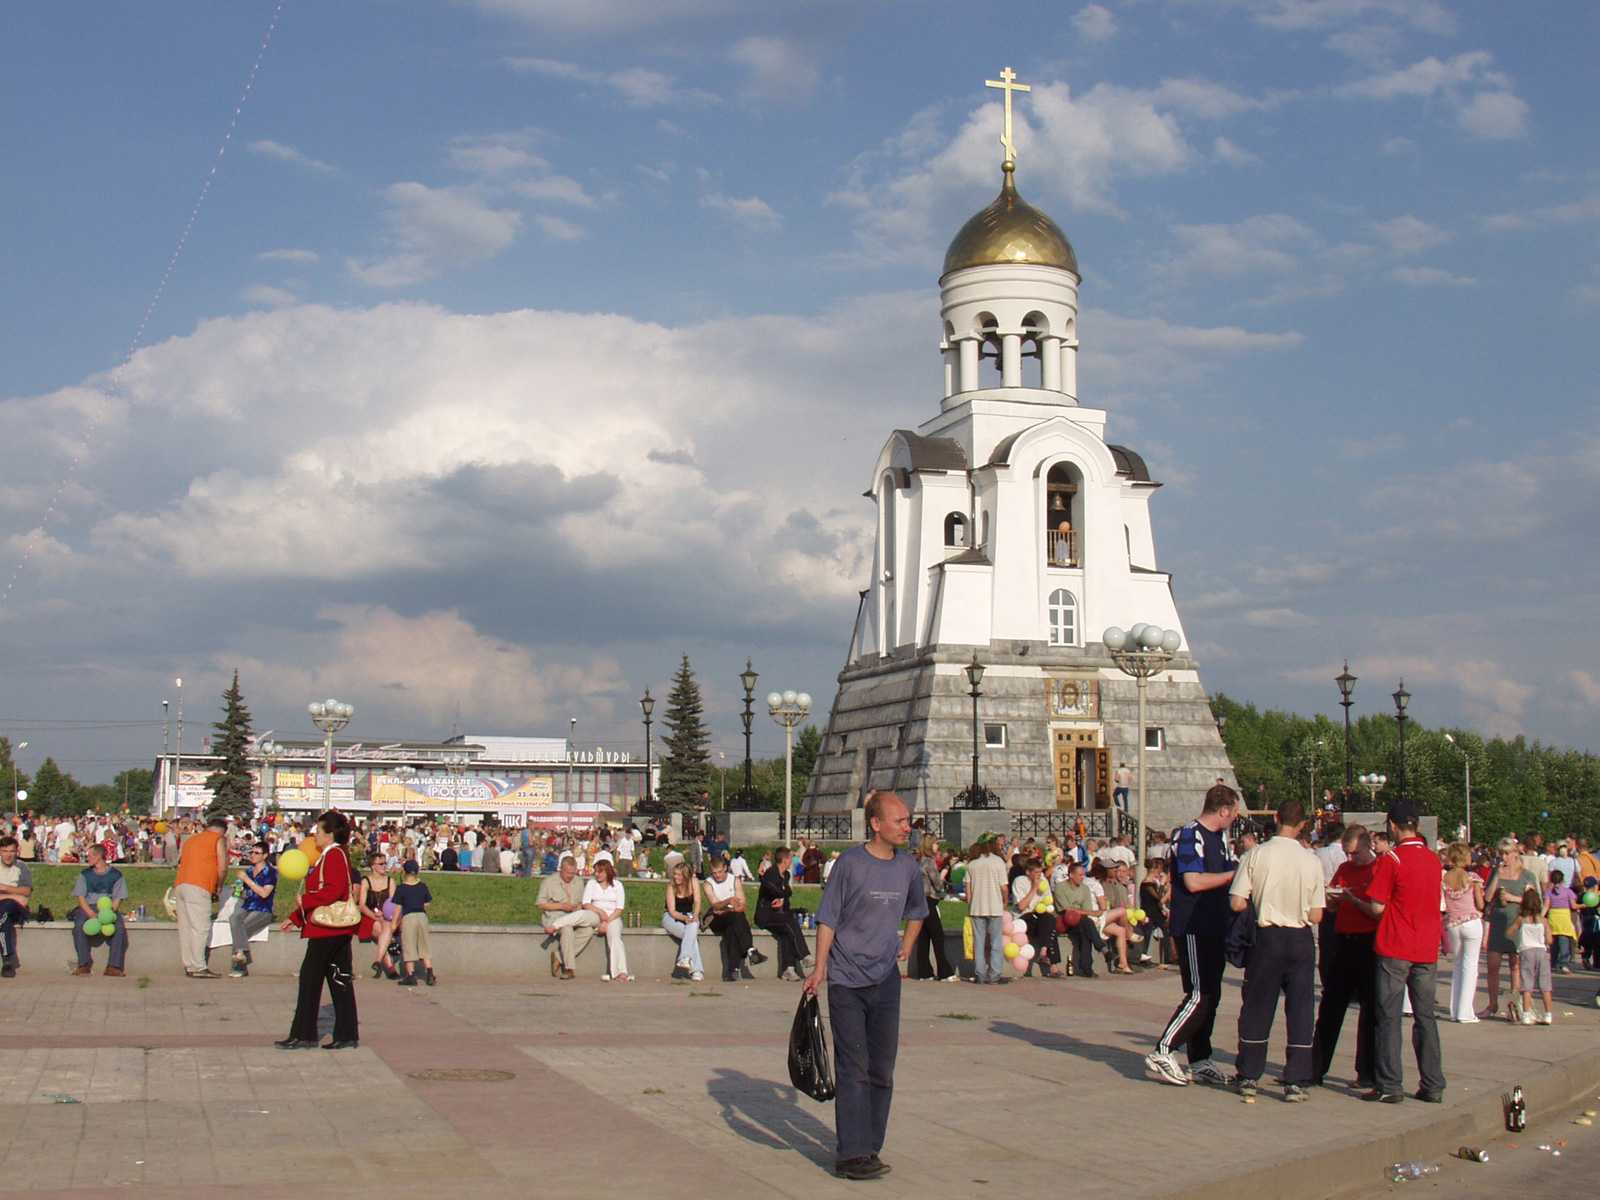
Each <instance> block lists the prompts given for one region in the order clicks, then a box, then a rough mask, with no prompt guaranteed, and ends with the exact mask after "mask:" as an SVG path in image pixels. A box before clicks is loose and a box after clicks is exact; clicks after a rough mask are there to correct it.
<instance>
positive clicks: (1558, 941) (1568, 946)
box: [1550, 933, 1572, 971]
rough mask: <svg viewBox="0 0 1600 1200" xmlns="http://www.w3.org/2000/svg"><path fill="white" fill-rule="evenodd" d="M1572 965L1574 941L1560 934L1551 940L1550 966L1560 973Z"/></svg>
mask: <svg viewBox="0 0 1600 1200" xmlns="http://www.w3.org/2000/svg"><path fill="white" fill-rule="evenodd" d="M1571 965H1572V939H1571V938H1569V937H1568V936H1567V935H1566V934H1564V933H1558V934H1556V935H1555V936H1554V937H1552V938H1551V939H1550V966H1551V968H1552V969H1553V970H1556V971H1559V970H1561V969H1562V968H1563V967H1570V966H1571Z"/></svg>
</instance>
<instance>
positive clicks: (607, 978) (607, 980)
mask: <svg viewBox="0 0 1600 1200" xmlns="http://www.w3.org/2000/svg"><path fill="white" fill-rule="evenodd" d="M600 982H601V983H610V982H611V976H610V975H609V974H607V975H602V976H600Z"/></svg>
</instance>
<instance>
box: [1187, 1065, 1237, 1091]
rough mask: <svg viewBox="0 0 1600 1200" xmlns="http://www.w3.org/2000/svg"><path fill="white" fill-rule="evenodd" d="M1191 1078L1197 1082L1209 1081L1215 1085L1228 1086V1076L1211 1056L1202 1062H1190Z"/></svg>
mask: <svg viewBox="0 0 1600 1200" xmlns="http://www.w3.org/2000/svg"><path fill="white" fill-rule="evenodd" d="M1189 1078H1190V1079H1192V1080H1194V1081H1195V1082H1196V1083H1209V1084H1211V1085H1212V1086H1213V1087H1227V1086H1228V1076H1227V1074H1226V1073H1225V1072H1224V1071H1223V1070H1222V1068H1221V1067H1219V1066H1217V1064H1216V1063H1214V1062H1212V1061H1211V1060H1210V1059H1209V1058H1208V1059H1205V1060H1204V1061H1202V1062H1197V1063H1190V1064H1189Z"/></svg>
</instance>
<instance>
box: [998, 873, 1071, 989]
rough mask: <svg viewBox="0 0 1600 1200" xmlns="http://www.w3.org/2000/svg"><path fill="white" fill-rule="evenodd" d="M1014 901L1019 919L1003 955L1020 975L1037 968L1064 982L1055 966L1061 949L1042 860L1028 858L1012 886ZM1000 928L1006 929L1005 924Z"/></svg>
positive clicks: (1046, 974)
mask: <svg viewBox="0 0 1600 1200" xmlns="http://www.w3.org/2000/svg"><path fill="white" fill-rule="evenodd" d="M1011 898H1012V899H1013V900H1014V901H1015V902H1016V905H1017V913H1018V916H1017V918H1015V919H1014V920H1013V922H1012V927H1011V928H1010V929H1009V930H1005V932H1006V936H1007V939H1008V944H1007V945H1006V947H1005V948H1004V949H1003V950H1002V951H1001V953H1003V954H1004V955H1005V956H1006V958H1007V959H1009V960H1010V962H1011V969H1012V970H1014V971H1015V972H1016V973H1017V974H1018V975H1025V974H1027V973H1028V972H1029V971H1030V970H1031V968H1032V967H1033V966H1034V965H1035V964H1037V966H1038V967H1039V973H1040V974H1041V975H1043V976H1044V977H1045V978H1047V979H1059V978H1061V977H1062V976H1063V975H1064V974H1065V972H1063V971H1062V970H1061V969H1060V968H1059V967H1057V966H1056V964H1057V963H1059V962H1060V961H1061V947H1060V943H1059V942H1058V941H1057V940H1056V915H1055V913H1056V909H1055V901H1054V899H1053V897H1052V896H1051V894H1050V884H1049V881H1048V880H1046V879H1045V877H1044V863H1043V862H1042V861H1041V860H1040V859H1038V858H1029V859H1027V860H1026V861H1025V862H1024V863H1023V871H1022V874H1021V875H1018V876H1017V877H1016V879H1014V880H1012V882H1011ZM1001 928H1002V929H1005V923H1004V922H1003V921H1002V922H1001Z"/></svg>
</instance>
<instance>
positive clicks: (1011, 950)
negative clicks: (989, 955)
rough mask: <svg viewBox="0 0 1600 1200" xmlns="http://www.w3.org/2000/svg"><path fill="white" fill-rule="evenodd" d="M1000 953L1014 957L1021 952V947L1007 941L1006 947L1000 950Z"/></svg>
mask: <svg viewBox="0 0 1600 1200" xmlns="http://www.w3.org/2000/svg"><path fill="white" fill-rule="evenodd" d="M1002 953H1003V954H1004V955H1005V956H1006V957H1007V958H1015V957H1016V956H1017V955H1019V954H1021V953H1022V947H1021V946H1019V945H1017V944H1016V943H1015V942H1007V943H1006V948H1005V950H1004V951H1002Z"/></svg>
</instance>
